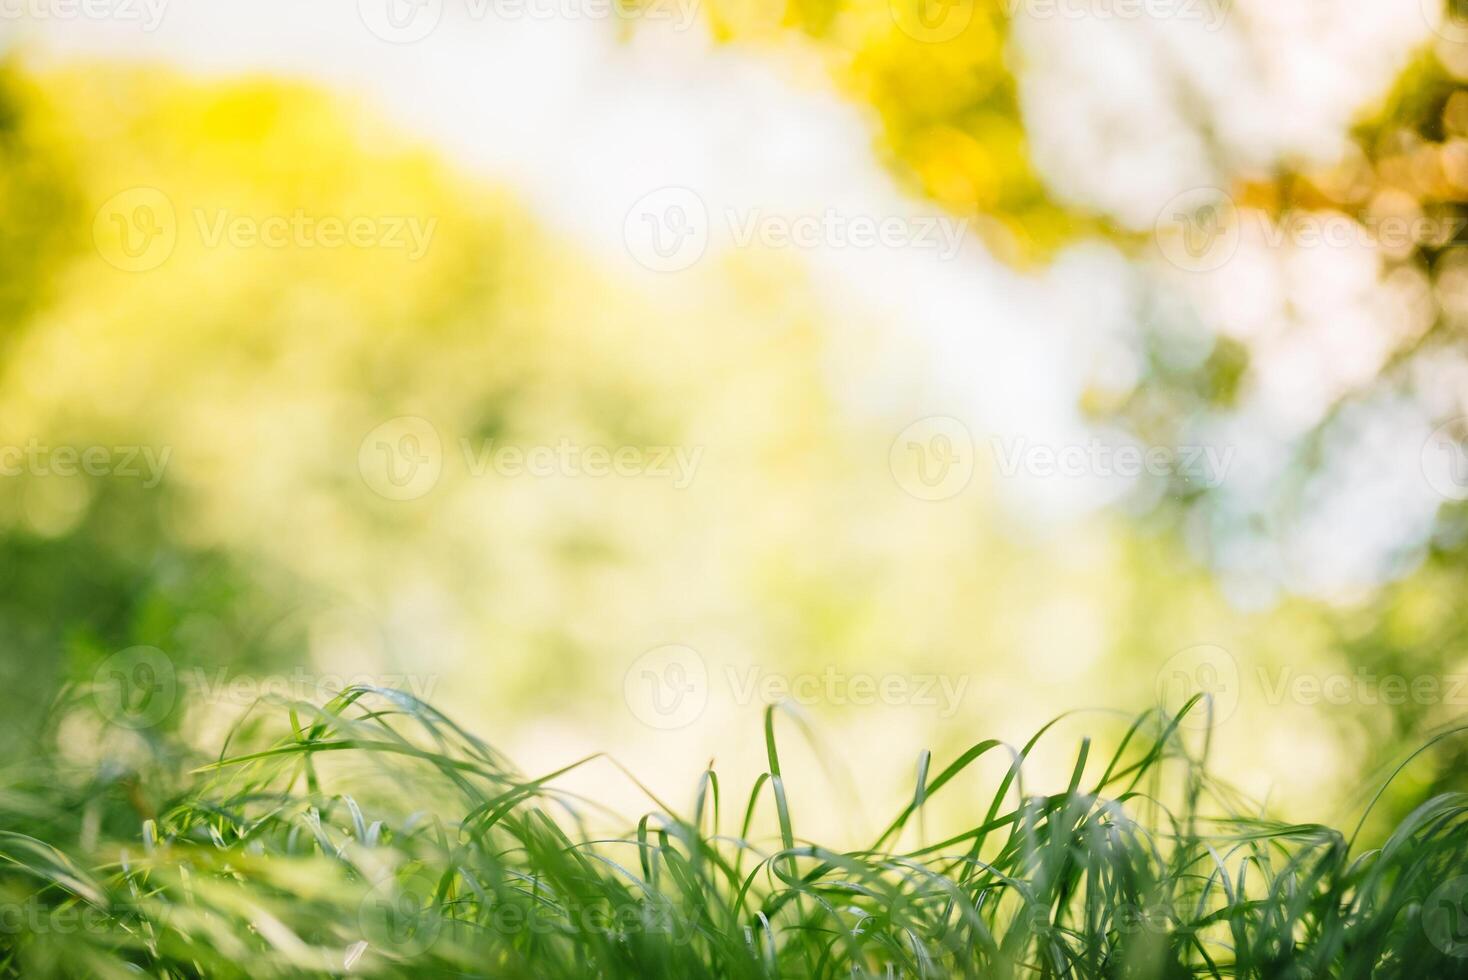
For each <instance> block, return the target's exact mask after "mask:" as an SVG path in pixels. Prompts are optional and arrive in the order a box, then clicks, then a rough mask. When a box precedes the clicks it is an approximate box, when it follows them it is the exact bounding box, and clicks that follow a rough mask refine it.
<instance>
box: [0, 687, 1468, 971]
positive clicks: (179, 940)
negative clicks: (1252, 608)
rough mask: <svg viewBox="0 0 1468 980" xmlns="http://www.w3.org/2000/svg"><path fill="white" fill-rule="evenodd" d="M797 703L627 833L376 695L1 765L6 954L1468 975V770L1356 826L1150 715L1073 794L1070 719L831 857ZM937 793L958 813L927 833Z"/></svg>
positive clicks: (269, 966) (288, 966) (94, 963)
mask: <svg viewBox="0 0 1468 980" xmlns="http://www.w3.org/2000/svg"><path fill="white" fill-rule="evenodd" d="M1189 707H1190V709H1191V710H1194V711H1202V710H1204V709H1205V708H1206V705H1198V704H1193V705H1190V706H1189ZM66 714H67V712H66V711H65V710H60V711H59V712H58V720H57V722H56V725H57V726H62V725H63V722H64V718H65V716H66ZM783 719H784V715H783V714H782V713H781V712H780V711H778V710H774V709H772V710H771V711H769V712H767V714H766V716H765V731H764V739H765V745H766V751H767V753H768V762H769V766H768V772H767V773H766V774H765V775H763V776H761V777H760V778H759V779H758V780H757V781H756V783H755V785H754V786H753V787H747V788H743V789H741V790H740V791H737V792H736V791H735V790H734V788H733V787H729V786H724V785H722V784H721V783H720V782H719V779H718V777H717V775H716V774H715V773H714V772H712V771H710V772H706V773H704V774H702V776H698V777H696V778H690V780H689V787H690V798H691V799H692V800H693V801H694V802H693V803H692V805H691V807H690V808H689V809H688V810H687V812H675V809H674V808H672V807H669V806H667V805H665V804H664V803H662V802H661V801H658V800H656V799H655V798H651V794H649V797H650V801H651V804H652V805H653V806H655V808H656V809H655V810H654V812H652V813H650V814H649V815H647V816H645V817H643V818H642V819H640V820H636V821H632V820H628V821H627V822H626V824H625V827H626V830H625V833H624V834H622V835H620V836H618V837H616V838H614V839H607V838H599V837H598V836H597V835H596V834H594V833H593V832H592V831H590V830H589V829H588V828H589V827H590V826H591V825H592V824H593V823H602V822H604V821H605V820H606V819H607V818H606V815H605V814H604V813H602V812H601V811H600V810H599V809H598V807H597V806H596V805H595V804H594V803H592V802H590V801H587V800H583V799H580V798H577V797H575V796H573V795H571V794H568V793H566V792H563V791H561V790H558V789H557V788H556V779H557V777H558V776H560V775H562V774H564V772H566V771H567V770H562V771H561V772H558V773H552V774H549V775H547V776H544V777H541V778H528V777H526V776H523V775H521V774H519V773H517V772H516V770H515V769H514V768H513V767H512V766H511V765H510V763H509V762H508V761H507V760H505V759H503V758H502V757H501V756H500V755H498V754H497V753H496V752H495V751H494V750H493V749H491V748H489V747H488V746H487V745H486V744H485V743H483V742H481V741H480V740H479V739H477V738H475V737H474V736H472V735H470V734H469V733H468V732H466V731H464V730H463V729H462V728H460V727H458V726H457V725H455V724H454V723H453V722H452V721H450V720H449V719H447V718H446V717H444V716H443V715H441V714H440V713H438V712H437V711H435V710H434V709H433V708H431V707H430V706H428V705H425V704H422V703H420V702H417V701H415V700H413V699H412V698H409V697H407V696H405V695H402V694H398V693H394V692H387V691H381V690H375V689H364V688H355V689H352V690H350V691H348V692H345V693H343V694H342V695H341V696H339V697H337V698H336V699H334V700H333V701H331V702H330V703H328V704H325V705H310V704H305V703H291V704H273V705H270V704H267V705H261V706H259V707H258V708H257V709H256V710H254V711H252V712H251V713H250V714H249V715H248V716H247V718H246V719H245V720H244V721H243V722H241V723H240V724H239V725H237V726H236V727H235V728H234V729H233V730H232V732H231V733H230V735H229V737H228V738H227V739H226V740H225V742H224V745H223V747H222V749H221V750H220V752H219V755H218V756H217V758H216V759H215V761H213V762H208V763H207V764H205V763H202V762H200V760H197V759H193V758H191V757H190V756H189V755H188V753H187V752H186V751H184V750H182V749H181V748H179V747H178V745H177V744H174V743H171V742H169V741H168V740H167V739H165V738H164V737H163V736H162V735H157V734H154V735H152V736H150V738H151V739H152V741H153V744H152V753H151V755H150V757H149V758H150V760H151V761H149V762H148V763H147V764H145V765H140V766H135V767H119V766H112V767H110V768H103V770H102V771H98V768H97V766H96V764H95V763H92V764H90V766H89V764H88V763H86V762H84V761H81V760H77V759H71V758H69V757H68V756H66V754H65V753H60V752H56V753H52V752H40V751H38V752H36V753H34V754H32V755H30V756H28V759H29V761H28V762H26V763H24V764H21V763H17V764H16V765H15V766H13V767H12V768H10V769H9V770H7V772H6V775H5V777H4V782H3V783H0V821H3V823H0V826H3V830H0V972H5V973H8V974H9V975H20V976H98V977H136V976H138V975H149V976H166V977H195V976H220V977H231V976H251V977H262V976H333V975H343V974H348V973H350V974H356V975H370V976H409V975H412V976H482V977H629V978H649V977H669V978H674V977H677V978H694V977H731V978H745V977H748V978H756V977H775V976H781V977H786V976H788V977H852V976H883V977H886V976H892V977H896V976H905V977H1103V976H1104V977H1138V978H1151V977H1159V978H1161V977H1194V976H1201V977H1233V976H1238V977H1299V978H1306V977H1327V976H1328V977H1361V978H1366V977H1373V976H1379V977H1434V976H1468V958H1465V957H1468V934H1465V932H1468V902H1465V901H1464V896H1465V895H1468V879H1462V880H1459V876H1462V875H1468V825H1465V816H1468V795H1464V794H1457V793H1454V794H1450V795H1445V796H1440V797H1437V798H1435V799H1432V800H1430V801H1428V802H1426V803H1424V804H1423V805H1422V806H1420V807H1419V808H1418V809H1417V810H1416V811H1415V812H1413V813H1412V814H1411V815H1410V816H1409V817H1407V818H1406V819H1404V820H1402V821H1401V822H1400V825H1399V826H1397V827H1396V828H1395V830H1394V831H1393V832H1392V833H1391V834H1390V835H1389V836H1387V837H1386V839H1384V840H1382V841H1380V842H1377V843H1376V845H1375V846H1372V847H1367V846H1365V845H1364V844H1363V843H1362V842H1361V841H1358V840H1355V839H1353V838H1354V837H1355V835H1356V832H1355V831H1354V830H1352V831H1347V832H1344V833H1343V832H1342V831H1339V830H1335V829H1332V828H1330V827H1327V826H1320V825H1310V824H1307V825H1286V824H1283V823H1278V822H1274V821H1271V820H1269V819H1268V818H1265V817H1261V816H1259V815H1258V808H1257V807H1255V806H1254V805H1253V804H1250V803H1248V801H1246V800H1244V799H1243V798H1242V797H1241V796H1240V795H1239V794H1237V793H1235V792H1233V791H1232V790H1230V789H1229V788H1228V787H1226V786H1224V785H1221V784H1220V783H1218V782H1217V781H1215V780H1214V779H1213V778H1211V777H1210V776H1209V775H1208V772H1207V770H1206V768H1205V766H1204V764H1203V760H1202V758H1201V756H1202V755H1203V754H1205V753H1206V741H1205V742H1204V744H1202V745H1199V744H1194V743H1197V742H1198V741H1199V739H1200V737H1199V736H1197V734H1196V733H1191V734H1189V735H1188V737H1186V738H1185V737H1183V732H1182V731H1181V730H1180V729H1179V728H1178V724H1177V719H1162V718H1159V717H1158V716H1157V715H1155V714H1149V715H1144V716H1142V717H1141V718H1139V719H1137V720H1136V721H1135V722H1134V723H1133V724H1132V725H1131V726H1130V727H1129V728H1127V729H1126V730H1125V731H1124V732H1120V733H1118V737H1117V738H1116V743H1117V744H1116V747H1115V750H1114V751H1113V752H1111V753H1110V754H1101V753H1094V752H1093V750H1092V748H1091V743H1090V741H1089V740H1085V741H1082V742H1081V744H1080V745H1079V747H1078V751H1077V754H1076V761H1075V766H1074V772H1073V775H1072V777H1071V778H1070V779H1069V780H1068V785H1067V786H1065V787H1064V788H1063V791H1062V792H1054V793H1047V794H1038V795H1037V794H1035V793H1032V792H1030V791H1029V789H1028V788H1027V787H1026V785H1025V759H1026V757H1027V756H1028V755H1029V754H1030V752H1031V749H1032V748H1033V746H1034V745H1035V744H1036V742H1037V741H1038V740H1039V739H1040V738H1041V737H1050V738H1054V737H1056V736H1055V735H1054V734H1053V733H1052V734H1051V735H1049V736H1046V733H1045V732H1044V731H1042V732H1041V733H1040V734H1039V735H1037V736H1036V739H1035V740H1034V741H1032V742H1031V743H1029V744H1028V745H1026V746H1022V747H1017V748H1010V747H1008V746H1006V745H1004V744H1001V743H999V742H995V741H984V742H979V743H978V744H976V745H974V746H973V747H972V748H970V749H969V750H968V751H966V752H964V753H962V754H961V755H960V756H958V757H957V758H956V759H953V760H951V761H949V762H947V763H946V764H942V767H941V768H940V767H939V763H938V762H933V763H932V764H931V765H930V764H929V759H928V757H927V756H924V757H923V759H922V762H921V765H920V766H919V775H918V778H917V780H916V781H915V789H914V793H913V798H912V800H911V802H910V803H909V804H908V805H907V806H905V807H904V808H902V810H901V812H899V813H898V814H897V815H896V816H895V818H894V819H893V820H892V821H891V823H890V825H887V826H886V827H885V829H884V830H882V831H881V832H880V833H877V834H874V837H875V839H874V840H872V842H871V844H870V846H868V847H865V848H862V849H859V850H842V851H836V850H831V849H827V848H825V847H822V846H821V845H820V844H818V843H816V842H813V841H809V840H806V839H804V838H803V837H801V836H800V834H799V832H798V827H799V823H798V821H797V819H796V818H797V816H798V813H799V809H800V807H802V806H804V807H809V808H811V809H812V810H815V809H819V808H820V807H822V806H823V805H826V804H824V803H823V801H822V800H821V799H819V796H818V794H816V793H815V792H814V791H812V792H811V793H810V794H809V796H808V797H807V796H805V795H802V794H801V793H800V791H799V790H798V789H797V788H796V787H793V786H787V785H786V784H785V783H784V782H783V780H782V776H781V768H780V757H779V741H780V739H779V736H780V735H781V734H782V733H784V732H785V727H784V726H785V722H784V720H783ZM1048 727H1049V726H1047V728H1048ZM1444 737H1445V736H1444ZM49 741H50V742H52V743H55V742H58V741H61V742H64V739H62V738H61V737H60V727H58V728H55V729H53V730H52V732H51V733H50V736H49ZM996 762H997V768H993V767H994V766H995V763H996ZM984 767H990V768H989V769H986V770H985V771H991V772H993V773H996V774H998V775H997V778H995V779H994V780H993V781H992V783H993V784H992V785H988V786H986V787H985V788H984V792H983V795H978V794H976V792H975V789H974V787H975V785H976V784H977V783H979V782H980V781H981V780H980V779H979V770H980V769H981V768H984ZM572 768H574V767H572ZM157 794H163V795H165V796H166V797H167V798H166V802H165V803H164V804H163V805H162V806H158V807H157V808H156V811H155V810H154V808H153V806H152V805H151V804H150V803H148V802H147V801H148V800H149V799H157V798H159V796H158V795H157ZM945 794H946V795H945ZM939 796H943V797H944V802H945V803H948V804H953V805H950V806H947V807H944V810H945V813H951V812H953V810H954V809H955V806H956V808H957V809H958V810H959V812H964V813H969V814H970V816H969V817H968V818H966V821H965V822H966V825H967V828H968V829H966V830H964V831H963V832H961V833H955V834H952V835H950V836H947V837H946V839H941V840H940V839H935V840H931V841H925V840H924V838H923V832H924V831H923V827H922V823H923V817H924V814H925V813H928V812H929V811H932V810H934V809H935V808H934V806H933V804H931V802H930V801H932V800H933V799H934V798H935V797H939ZM958 804H964V805H967V806H971V807H972V810H971V811H970V810H967V809H964V808H963V806H962V805H958ZM593 817H595V819H592V818H593ZM931 822H933V823H937V822H938V821H937V819H936V815H935V816H934V819H933V820H932V821H931ZM761 827H765V828H768V833H762V832H759V831H758V830H757V828H761Z"/></svg>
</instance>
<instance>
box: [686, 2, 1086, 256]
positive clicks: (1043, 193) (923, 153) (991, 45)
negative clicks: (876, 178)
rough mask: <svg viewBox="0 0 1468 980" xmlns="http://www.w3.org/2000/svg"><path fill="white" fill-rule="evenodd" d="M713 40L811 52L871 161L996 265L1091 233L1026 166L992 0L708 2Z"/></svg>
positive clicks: (1003, 20) (1002, 18)
mask: <svg viewBox="0 0 1468 980" xmlns="http://www.w3.org/2000/svg"><path fill="white" fill-rule="evenodd" d="M706 10H707V12H708V16H709V19H710V21H711V24H712V26H713V30H714V32H715V34H716V36H718V37H720V38H722V39H725V40H733V41H739V42H748V43H772V42H774V41H775V40H777V39H778V37H779V35H780V33H781V32H782V31H787V30H789V31H796V32H799V33H800V34H801V35H803V36H804V37H806V38H807V39H809V40H811V41H813V42H815V44H816V46H817V50H818V51H820V52H821V53H822V54H823V55H824V56H825V57H826V58H827V59H828V61H829V64H830V67H831V70H832V72H833V74H834V76H835V77H836V78H837V79H838V81H839V83H840V84H841V85H842V86H843V87H844V88H845V90H846V91H847V92H848V93H849V94H850V95H851V96H852V97H853V98H855V99H856V100H858V101H859V102H861V103H862V104H864V105H867V106H870V107H871V108H872V109H873V110H874V111H875V113H876V116H877V120H878V122H879V127H880V137H879V138H878V140H877V151H878V153H879V155H880V156H881V157H882V158H883V159H884V160H886V161H887V162H888V163H889V164H890V165H891V167H892V168H893V170H894V171H895V173H896V174H897V175H898V176H899V178H900V179H901V180H902V182H903V183H904V184H905V185H906V186H907V187H908V188H909V189H910V190H911V191H913V192H915V193H918V194H922V195H925V196H927V197H930V198H932V199H933V200H935V201H937V202H939V203H940V204H942V205H943V206H944V207H945V208H947V209H948V210H950V211H952V212H953V213H954V214H958V215H962V216H966V217H971V218H973V219H975V227H976V228H977V229H978V230H979V231H980V232H981V233H982V234H983V235H984V237H985V239H986V241H987V242H988V244H989V247H990V248H991V249H993V250H994V251H995V252H996V253H997V254H999V255H1000V256H1002V257H1004V258H1006V259H1008V260H1010V261H1013V262H1017V263H1021V264H1031V263H1035V262H1038V261H1041V260H1043V259H1045V258H1046V257H1049V256H1051V255H1053V254H1054V252H1055V250H1056V249H1057V248H1059V247H1060V246H1062V245H1064V244H1066V243H1067V242H1071V241H1074V240H1075V239H1076V238H1077V237H1078V236H1079V235H1080V234H1081V233H1082V232H1083V231H1085V230H1087V229H1094V228H1095V227H1096V224H1095V222H1093V221H1091V220H1089V219H1087V218H1086V217H1084V216H1082V215H1079V214H1077V213H1075V212H1073V211H1068V210H1066V209H1064V208H1063V207H1061V206H1059V205H1057V204H1056V203H1055V202H1054V201H1052V200H1051V198H1050V196H1049V194H1048V193H1047V190H1046V188H1045V185H1044V184H1043V182H1042V181H1041V179H1040V177H1039V176H1038V175H1037V173H1036V172H1035V169H1034V167H1033V166H1032V164H1031V161H1030V157H1029V152H1028V148H1027V145H1026V140H1025V133H1024V124H1023V120H1022V116H1021V109H1020V104H1019V94H1018V89H1017V85H1016V81H1015V76H1014V72H1013V66H1012V65H1011V64H1010V63H1009V57H1008V53H1007V51H1006V40H1007V28H1008V14H1007V11H1006V8H1005V4H1003V3H996V2H993V0H788V2H785V3H781V2H780V0H714V2H711V3H709V4H708V5H707V6H706Z"/></svg>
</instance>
